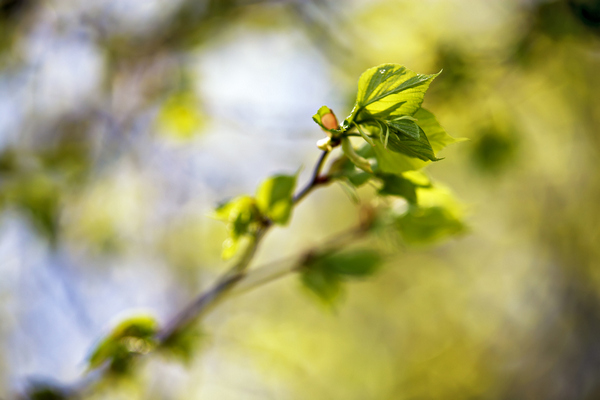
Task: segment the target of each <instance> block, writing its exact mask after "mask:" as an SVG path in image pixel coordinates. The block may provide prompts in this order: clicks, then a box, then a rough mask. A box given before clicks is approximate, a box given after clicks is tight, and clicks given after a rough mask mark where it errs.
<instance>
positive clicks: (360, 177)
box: [29, 64, 464, 398]
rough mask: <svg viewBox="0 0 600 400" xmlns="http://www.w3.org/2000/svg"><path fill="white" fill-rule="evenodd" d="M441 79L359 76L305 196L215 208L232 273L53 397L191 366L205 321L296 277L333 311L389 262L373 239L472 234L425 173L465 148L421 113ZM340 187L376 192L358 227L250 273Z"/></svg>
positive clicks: (291, 190)
mask: <svg viewBox="0 0 600 400" xmlns="http://www.w3.org/2000/svg"><path fill="white" fill-rule="evenodd" d="M438 75H439V74H432V75H420V74H416V73H415V72H413V71H411V70H409V69H407V68H405V67H404V66H402V65H398V64H383V65H379V66H377V67H374V68H371V69H368V70H367V71H365V72H364V73H363V74H362V75H361V77H360V79H359V81H358V92H357V96H356V101H355V104H354V107H353V108H352V110H351V111H350V114H349V115H348V116H347V117H346V118H345V119H344V120H343V121H342V122H341V123H339V122H338V118H337V116H336V115H335V113H334V112H333V111H332V110H331V109H330V108H329V107H327V106H323V107H321V108H320V109H319V110H318V111H317V113H316V114H315V115H314V116H313V120H314V121H315V122H316V123H317V124H318V125H319V126H320V127H321V128H322V130H323V131H324V132H325V134H326V137H325V138H323V139H322V140H320V141H318V143H317V147H318V148H319V149H320V150H321V155H320V156H319V158H318V160H317V162H316V164H315V166H314V169H313V172H312V175H311V177H310V180H309V181H308V182H307V183H306V184H305V185H304V186H303V187H302V188H300V189H297V187H296V186H297V181H298V174H293V175H286V174H278V175H275V176H272V177H270V178H268V179H266V180H264V181H263V182H262V183H261V184H260V186H259V187H258V189H257V190H256V192H255V194H254V195H253V196H252V195H241V196H238V197H235V198H233V199H231V200H229V201H226V202H224V203H222V204H220V205H219V206H218V207H217V208H216V210H215V212H214V215H213V217H215V218H217V219H219V220H222V221H223V222H225V223H226V225H227V232H228V237H227V239H226V240H225V242H224V243H223V250H222V256H223V258H225V259H230V258H235V261H234V262H233V264H232V266H231V267H230V268H229V269H228V270H227V271H225V272H224V273H223V275H222V276H221V277H220V278H218V279H217V280H216V282H215V283H214V284H213V286H212V287H210V288H209V289H208V290H207V291H205V292H204V293H201V294H200V295H198V297H196V298H195V299H193V300H192V301H191V302H190V303H189V304H188V305H187V306H186V307H185V308H184V309H183V310H181V311H180V312H179V313H177V314H176V315H175V316H174V317H173V318H172V319H171V320H170V321H167V322H166V323H165V324H164V325H163V326H162V327H161V326H160V325H159V324H158V323H157V321H156V320H155V319H153V318H152V317H150V316H143V317H135V318H132V319H130V320H126V321H122V322H121V323H120V324H119V325H118V326H117V327H116V328H115V329H114V330H113V331H112V332H111V333H110V334H108V335H107V336H106V338H105V339H104V340H102V341H100V342H99V344H98V345H97V346H96V348H95V349H94V350H93V351H92V353H91V356H90V358H89V369H90V371H91V372H90V375H88V377H86V378H85V379H83V380H82V382H84V383H82V382H79V383H77V384H76V385H73V386H71V387H62V388H54V389H52V390H53V393H54V394H56V395H57V396H61V397H55V398H68V397H73V396H80V395H82V394H85V393H87V392H89V391H90V390H92V388H93V387H96V385H98V384H101V383H102V382H103V381H106V380H107V378H109V377H120V376H126V375H128V374H129V373H131V371H132V369H133V366H134V364H135V363H134V361H137V360H138V359H140V358H141V356H143V355H146V354H149V353H153V352H154V353H156V352H159V353H163V354H171V355H178V356H182V357H183V358H184V359H188V358H189V357H190V356H191V354H192V353H193V345H194V344H195V343H196V342H198V341H199V340H200V339H199V334H198V322H199V321H200V320H201V319H202V318H203V317H204V316H205V315H206V313H207V312H208V311H210V310H212V309H214V307H215V306H217V305H218V304H219V303H220V302H221V301H223V300H225V299H226V298H228V297H233V296H234V295H240V294H243V293H245V292H247V291H248V290H250V289H254V288H257V287H260V286H262V285H264V284H265V283H267V282H271V281H273V280H275V279H278V278H280V277H282V276H286V275H289V274H291V273H297V274H298V275H299V276H300V282H301V283H302V284H303V285H304V287H306V288H307V289H308V291H309V292H311V293H313V294H314V295H315V297H316V298H318V299H320V300H322V301H323V302H325V303H326V304H334V303H335V302H336V301H337V300H338V299H339V298H340V294H341V293H342V292H343V291H344V287H345V283H346V282H347V281H350V280H355V279H362V278H364V277H367V276H369V275H371V274H373V273H374V272H375V271H377V270H378V269H379V268H380V266H381V265H382V263H383V262H384V260H385V254H384V253H383V251H382V250H381V249H378V246H376V245H373V242H372V241H371V242H370V245H369V246H364V242H365V241H366V240H370V239H369V238H370V237H371V236H374V234H375V235H376V234H381V233H385V234H386V235H388V234H389V235H392V236H393V237H394V238H395V239H396V242H397V243H400V242H404V243H408V244H411V243H425V242H432V241H435V240H438V239H442V238H445V237H448V236H450V235H454V234H458V233H460V232H462V231H464V225H463V223H462V221H461V216H462V215H461V207H460V206H459V205H458V203H457V202H456V201H455V200H454V199H453V198H452V195H451V193H450V191H449V190H447V189H445V188H444V187H441V186H439V185H437V184H435V183H434V182H433V181H432V180H431V179H430V178H429V177H428V175H426V174H425V173H424V172H422V171H421V170H422V168H423V167H424V166H426V165H427V164H428V163H430V162H435V161H439V160H441V158H439V157H438V156H437V153H438V152H439V151H440V150H442V149H443V148H444V147H446V146H447V145H449V144H451V143H454V142H456V141H457V140H456V139H454V138H453V137H451V136H450V135H448V134H447V133H446V131H445V130H444V129H443V128H442V127H441V126H440V124H439V123H438V121H437V120H436V118H435V117H434V116H433V114H432V113H431V112H429V111H427V110H425V109H424V108H422V107H421V104H422V103H423V98H424V95H425V92H426V91H427V89H428V88H429V85H430V84H431V82H432V81H433V80H434V79H435V78H436V77H437V76H438ZM338 148H341V152H339V154H338V155H337V157H336V158H335V159H333V160H332V161H331V162H330V163H329V167H328V169H327V171H326V172H323V170H324V168H325V164H326V160H327V158H328V156H329V155H330V154H332V153H334V152H337V151H338V150H337V149H338ZM332 182H338V183H340V184H342V185H343V186H344V188H346V189H347V190H348V192H349V193H350V194H351V195H352V197H353V198H354V199H358V194H357V193H358V192H357V189H358V188H360V187H362V186H364V185H365V184H367V183H369V184H370V186H371V187H374V188H375V191H374V192H373V191H371V193H369V194H368V195H367V200H366V201H357V202H358V203H359V212H360V217H361V218H360V223H359V225H358V226H356V227H354V228H352V229H350V230H349V231H347V232H342V233H341V234H340V235H338V236H336V237H334V238H332V239H331V240H329V241H326V242H324V243H321V244H320V245H319V246H317V247H314V248H310V249H306V250H305V251H303V252H301V253H299V254H298V256H297V257H295V258H294V259H287V260H280V261H276V262H274V263H271V264H269V265H267V266H262V267H260V266H259V267H252V266H251V264H252V261H253V258H254V255H255V253H256V251H257V249H258V248H259V246H260V244H261V243H262V241H263V240H264V238H265V236H266V234H267V233H268V232H269V231H270V230H271V229H272V228H273V227H275V226H280V227H282V226H286V225H287V224H288V223H289V222H290V221H291V219H292V218H293V211H294V209H295V207H296V206H297V205H298V204H299V203H300V202H301V201H302V200H303V199H304V198H305V197H306V196H308V195H309V194H310V193H311V192H312V191H313V190H315V189H316V188H317V187H320V186H324V185H327V184H330V183H332ZM361 243H363V245H361ZM90 376H92V377H93V379H91V378H90ZM29 397H31V398H34V397H33V395H31V394H30V396H29Z"/></svg>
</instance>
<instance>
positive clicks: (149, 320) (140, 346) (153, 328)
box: [89, 316, 158, 373]
mask: <svg viewBox="0 0 600 400" xmlns="http://www.w3.org/2000/svg"><path fill="white" fill-rule="evenodd" d="M157 331H158V324H157V323H156V320H155V319H154V318H153V317H150V316H137V317H133V318H130V319H127V320H125V321H123V322H121V323H120V324H119V325H118V326H117V327H116V328H115V329H113V331H112V332H111V333H110V335H108V337H107V338H106V339H104V340H103V341H102V342H100V344H99V345H98V346H97V347H96V349H95V350H94V351H93V352H92V354H91V356H90V357H89V368H90V369H94V368H97V367H99V366H100V365H102V364H104V363H105V362H110V369H111V371H112V372H115V373H125V372H127V370H128V369H129V365H130V361H131V356H132V355H134V354H143V353H146V352H148V351H149V350H150V349H152V348H153V347H154V346H155V342H154V335H155V334H156V332H157Z"/></svg>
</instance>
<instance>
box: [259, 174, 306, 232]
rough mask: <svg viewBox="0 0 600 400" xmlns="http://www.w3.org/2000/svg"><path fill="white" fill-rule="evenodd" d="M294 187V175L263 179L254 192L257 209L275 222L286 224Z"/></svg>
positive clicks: (291, 204)
mask: <svg viewBox="0 0 600 400" xmlns="http://www.w3.org/2000/svg"><path fill="white" fill-rule="evenodd" d="M295 187H296V176H295V175H276V176H273V177H271V178H269V179H267V180H265V181H264V182H263V183H262V184H261V185H260V187H259V188H258V191H257V192H256V204H257V206H258V209H259V210H260V211H261V212H262V213H263V214H264V215H265V216H267V217H268V218H269V219H270V220H272V221H273V222H275V223H276V224H279V225H285V224H287V223H288V222H289V220H290V217H291V215H292V209H293V208H294V204H293V197H294V188H295Z"/></svg>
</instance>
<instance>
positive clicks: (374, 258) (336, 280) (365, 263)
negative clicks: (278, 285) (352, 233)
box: [301, 249, 382, 304]
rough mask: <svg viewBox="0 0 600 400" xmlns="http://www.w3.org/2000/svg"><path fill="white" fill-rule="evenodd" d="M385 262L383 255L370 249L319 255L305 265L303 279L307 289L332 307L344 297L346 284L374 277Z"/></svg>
mask: <svg viewBox="0 0 600 400" xmlns="http://www.w3.org/2000/svg"><path fill="white" fill-rule="evenodd" d="M381 262H382V258H381V255H380V254H379V253H378V252H376V251H374V250H369V249H359V250H353V251H346V252H341V253H324V254H318V255H314V256H313V257H311V258H310V259H309V260H308V261H307V262H306V263H305V265H304V266H303V268H302V275H301V279H302V283H303V284H304V286H305V287H307V288H308V289H309V290H310V291H312V292H313V293H314V294H316V295H317V296H318V297H319V298H320V299H321V300H323V301H324V302H325V303H328V304H331V303H333V302H334V301H335V300H337V299H338V297H339V296H340V295H341V293H342V290H343V286H342V283H343V282H344V281H345V280H347V279H351V278H354V279H356V278H363V277H366V276H369V275H372V274H373V273H374V272H375V271H376V270H377V269H378V267H379V266H380V265H381Z"/></svg>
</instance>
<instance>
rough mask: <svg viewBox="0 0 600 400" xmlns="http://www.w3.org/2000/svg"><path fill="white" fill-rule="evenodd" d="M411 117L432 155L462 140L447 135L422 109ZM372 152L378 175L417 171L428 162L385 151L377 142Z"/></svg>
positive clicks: (429, 113) (428, 113) (434, 119)
mask: <svg viewBox="0 0 600 400" xmlns="http://www.w3.org/2000/svg"><path fill="white" fill-rule="evenodd" d="M413 116H414V117H415V118H416V119H417V121H416V123H417V125H418V126H419V127H420V128H421V129H422V130H423V132H424V133H425V135H426V137H427V139H428V142H429V144H430V146H431V149H432V150H433V151H434V153H437V152H439V151H441V150H442V149H444V148H445V147H446V146H448V145H450V144H452V143H456V142H460V141H463V140H464V139H455V138H453V137H452V136H450V135H448V134H447V133H446V131H445V130H444V128H442V127H441V126H440V124H439V122H438V121H437V120H436V118H435V117H434V116H433V114H432V113H431V112H429V111H427V110H426V109H424V108H420V109H419V110H418V111H417V112H415V114H414V115H413ZM388 146H389V144H388ZM373 152H374V153H375V158H376V159H377V171H378V172H380V173H388V174H401V173H402V172H405V171H411V170H419V169H421V168H423V167H424V166H426V165H427V164H429V161H424V160H422V159H419V158H415V157H410V156H407V155H406V154H402V153H397V152H390V151H386V149H385V148H384V146H383V145H382V144H381V143H378V142H377V141H376V142H375V146H374V147H373Z"/></svg>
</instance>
